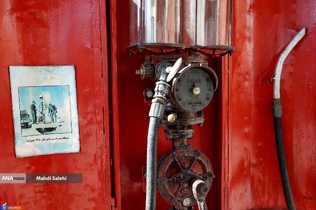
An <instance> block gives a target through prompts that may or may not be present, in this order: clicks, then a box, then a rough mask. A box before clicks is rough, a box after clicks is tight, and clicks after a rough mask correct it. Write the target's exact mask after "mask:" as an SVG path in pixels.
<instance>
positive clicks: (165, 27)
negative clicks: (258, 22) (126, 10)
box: [130, 0, 232, 49]
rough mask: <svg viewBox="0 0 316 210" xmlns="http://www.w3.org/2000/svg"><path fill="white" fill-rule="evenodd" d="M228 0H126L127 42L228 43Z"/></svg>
mask: <svg viewBox="0 0 316 210" xmlns="http://www.w3.org/2000/svg"><path fill="white" fill-rule="evenodd" d="M231 1H232V0H130V42H131V45H133V44H138V45H142V44H155V45H156V46H157V44H158V45H159V44H163V45H166V44H171V45H172V44H176V45H179V44H180V45H184V46H185V47H186V48H191V47H194V46H201V47H211V48H212V49H214V48H215V49H216V46H218V48H222V47H223V46H228V47H229V46H231V34H230V33H231V15H232V14H231V5H230V4H231Z"/></svg>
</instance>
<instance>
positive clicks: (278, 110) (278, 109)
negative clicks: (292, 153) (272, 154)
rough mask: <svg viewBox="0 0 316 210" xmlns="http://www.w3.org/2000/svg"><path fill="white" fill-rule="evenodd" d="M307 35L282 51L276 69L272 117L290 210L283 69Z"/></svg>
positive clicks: (302, 34)
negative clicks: (284, 133)
mask: <svg viewBox="0 0 316 210" xmlns="http://www.w3.org/2000/svg"><path fill="white" fill-rule="evenodd" d="M305 34H306V28H305V27H304V28H303V29H301V31H300V32H299V33H298V34H297V35H296V36H295V37H294V38H293V39H292V41H291V42H290V43H289V44H288V45H287V46H286V48H285V49H284V50H283V51H282V53H281V55H280V57H279V59H278V62H277V65H276V69H275V77H274V80H275V81H274V88H273V100H272V115H273V117H274V134H275V141H276V148H277V154H278V162H279V169H280V174H281V180H282V186H283V193H284V197H285V201H286V205H287V208H288V209H289V210H295V209H296V208H295V204H294V199H293V195H292V190H291V185H290V180H289V176H288V171H287V166H286V158H285V153H284V146H283V138H282V126H281V116H282V101H281V99H280V82H281V81H280V80H281V73H282V68H283V63H284V60H285V59H286V57H287V56H288V54H289V53H290V52H291V50H292V49H293V48H294V47H295V45H296V44H297V43H298V42H299V41H300V40H301V39H302V38H303V36H304V35H305Z"/></svg>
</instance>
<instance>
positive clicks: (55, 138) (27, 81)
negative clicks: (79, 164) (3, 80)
mask: <svg viewBox="0 0 316 210" xmlns="http://www.w3.org/2000/svg"><path fill="white" fill-rule="evenodd" d="M9 70H10V81H11V95H12V108H13V120H14V133H15V153H16V156H17V157H28V156H38V155H47V154H57V153H74V152H79V150H80V143H79V128H78V112H77V98H76V80H75V69H74V66H10V67H9Z"/></svg>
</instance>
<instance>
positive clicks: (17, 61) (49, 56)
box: [0, 0, 111, 209]
mask: <svg viewBox="0 0 316 210" xmlns="http://www.w3.org/2000/svg"><path fill="white" fill-rule="evenodd" d="M105 14H106V13H105V2H104V1H88V0H87V1H86V0H83V1H73V0H63V1H61V0H54V1H34V0H25V1H17V0H5V1H2V2H1V6H0V17H1V18H0V24H1V30H0V51H1V53H0V54H1V56H0V57H1V58H0V63H1V65H0V66H1V67H0V81H1V84H0V87H1V88H0V89H1V91H0V101H1V105H0V107H1V113H0V147H1V154H0V173H35V174H36V173H46V174H51V173H66V174H68V173H80V174H82V183H78V184H49V183H46V184H3V183H2V184H0V192H1V193H0V202H1V203H0V205H2V204H3V203H6V204H7V205H8V206H23V207H25V209H110V205H111V204H110V203H111V199H110V197H111V196H110V195H111V187H110V180H111V178H110V164H109V162H110V154H109V144H110V143H109V142H110V141H109V138H110V137H109V126H110V124H109V115H108V113H109V100H108V91H109V88H108V86H109V83H108V67H107V44H106V43H107V39H106V30H105V29H106V27H105V22H106V18H105V16H106V15H105ZM100 25H102V27H100ZM10 65H22V66H30V65H34V66H41V65H74V66H75V72H76V88H77V106H78V115H79V132H80V143H81V147H80V152H79V153H74V154H56V155H44V156H38V157H27V158H16V157H15V153H14V130H13V118H12V106H11V94H10V82H9V70H8V67H9V66H10ZM31 76H32V75H30V77H31ZM26 79H27V78H26Z"/></svg>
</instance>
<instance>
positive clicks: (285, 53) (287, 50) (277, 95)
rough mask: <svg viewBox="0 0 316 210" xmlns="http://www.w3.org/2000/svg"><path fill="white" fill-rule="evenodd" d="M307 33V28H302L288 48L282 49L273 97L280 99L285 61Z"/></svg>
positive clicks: (276, 71)
mask: <svg viewBox="0 0 316 210" xmlns="http://www.w3.org/2000/svg"><path fill="white" fill-rule="evenodd" d="M305 34H306V28H305V27H304V28H302V29H301V30H300V32H299V33H298V34H297V35H296V36H295V37H294V38H293V39H292V41H291V42H290V43H289V44H288V45H287V46H286V48H285V49H284V50H283V51H282V53H281V55H280V57H279V59H278V61H277V65H276V68H275V75H274V86H273V98H274V99H280V98H281V97H280V83H281V74H282V68H283V63H284V60H285V59H286V57H287V56H288V54H289V53H290V52H291V51H292V49H293V48H294V47H295V45H296V44H297V43H298V42H299V41H300V40H301V39H302V38H303V36H304V35H305Z"/></svg>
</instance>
